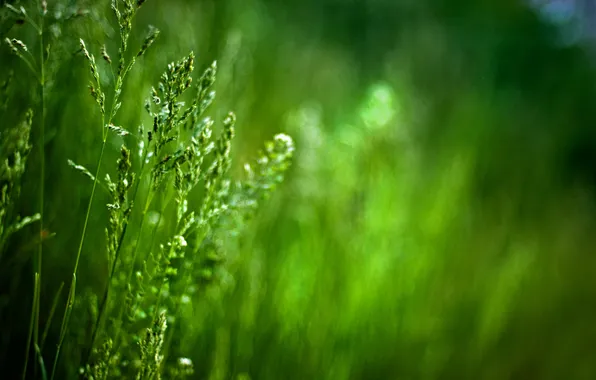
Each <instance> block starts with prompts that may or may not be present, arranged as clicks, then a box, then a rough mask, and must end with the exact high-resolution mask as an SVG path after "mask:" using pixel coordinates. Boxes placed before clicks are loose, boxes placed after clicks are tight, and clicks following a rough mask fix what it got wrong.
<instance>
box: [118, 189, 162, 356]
mask: <svg viewBox="0 0 596 380" xmlns="http://www.w3.org/2000/svg"><path fill="white" fill-rule="evenodd" d="M154 194H155V191H154V190H153V188H151V189H150V190H149V194H147V200H146V201H145V207H144V208H143V217H142V219H141V225H140V226H139V232H138V233H137V237H136V239H135V247H134V249H133V251H132V260H131V262H130V270H129V271H128V274H127V276H126V280H125V281H124V283H125V284H128V283H130V278H131V277H132V272H133V271H134V267H135V261H136V259H137V253H138V251H139V241H140V240H141V235H142V232H143V227H144V226H145V221H146V220H147V213H148V211H149V206H150V205H151V202H152V200H153V196H154ZM154 235H155V234H154ZM123 313H124V307H121V308H120V312H119V313H118V318H116V321H121V319H122V314H123ZM122 324H123V323H122V322H121V323H120V324H119V325H118V329H117V330H116V334H115V336H114V345H117V344H118V339H119V338H120V333H121V332H122Z"/></svg>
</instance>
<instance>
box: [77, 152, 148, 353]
mask: <svg viewBox="0 0 596 380" xmlns="http://www.w3.org/2000/svg"><path fill="white" fill-rule="evenodd" d="M147 152H148V150H146V151H145V154H144V155H143V157H141V159H142V161H141V170H140V172H139V173H140V174H139V180H138V181H137V184H136V186H135V191H134V194H133V196H132V201H133V203H134V202H135V201H136V199H137V195H138V192H139V187H140V185H141V181H140V179H141V178H143V173H144V171H145V161H146V159H147ZM127 227H128V223H126V224H125V225H124V228H123V229H122V233H121V234H120V238H119V239H118V246H117V247H116V253H115V254H114V262H113V263H112V268H111V270H110V276H109V277H108V281H107V284H106V288H105V290H104V294H103V298H102V300H101V303H100V305H99V313H98V315H97V319H96V321H95V325H94V327H93V333H92V334H91V342H90V344H89V348H88V352H87V354H86V355H85V356H84V357H86V359H85V361H86V362H88V361H89V358H90V356H91V351H92V349H93V345H94V344H95V339H96V338H97V333H98V331H99V328H100V326H101V322H102V317H103V314H104V312H105V309H106V308H107V303H108V298H109V292H110V288H111V284H112V280H113V278H114V274H115V273H116V266H117V263H118V259H119V257H120V252H121V248H122V243H123V241H124V237H125V236H126V231H127Z"/></svg>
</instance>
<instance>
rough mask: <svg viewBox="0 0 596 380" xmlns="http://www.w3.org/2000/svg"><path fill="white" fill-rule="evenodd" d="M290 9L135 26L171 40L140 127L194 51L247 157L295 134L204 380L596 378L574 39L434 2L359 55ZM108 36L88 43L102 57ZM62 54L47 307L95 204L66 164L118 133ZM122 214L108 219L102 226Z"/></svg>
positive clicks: (247, 6) (199, 363)
mask: <svg viewBox="0 0 596 380" xmlns="http://www.w3.org/2000/svg"><path fill="white" fill-rule="evenodd" d="M270 3H271V2H258V1H236V2H234V1H229V2H219V1H200V2H189V1H186V2H185V1H168V2H157V1H148V2H147V4H146V6H145V8H144V9H143V11H142V12H141V13H140V14H139V20H138V23H139V25H144V24H147V23H151V24H155V25H157V26H159V27H160V29H162V39H161V40H158V41H157V43H156V46H157V48H156V49H155V50H153V51H150V52H149V53H148V55H147V57H145V61H144V62H143V63H142V65H140V68H135V70H134V71H133V72H132V73H131V76H132V78H131V81H130V83H132V84H133V85H131V86H128V87H126V88H125V92H126V95H125V96H126V97H127V98H128V99H134V101H129V102H128V105H129V106H130V105H132V106H134V105H135V103H136V104H137V105H138V107H136V108H132V107H130V108H125V109H123V110H122V116H121V120H120V122H121V123H122V124H127V125H136V124H138V123H140V122H141V113H142V103H143V100H144V98H145V96H146V94H147V93H148V90H149V88H150V87H149V86H150V83H152V82H153V81H154V80H155V78H156V77H157V73H158V72H160V70H162V68H163V67H164V66H165V65H166V63H167V62H169V61H171V60H172V58H173V57H177V56H179V55H180V54H182V53H184V52H186V51H187V50H188V49H194V50H195V51H196V52H197V53H198V61H199V62H200V63H201V64H202V65H206V64H208V62H210V60H211V59H215V58H216V59H218V60H219V63H220V68H221V70H220V73H221V74H220V77H221V78H222V80H221V81H220V82H219V83H218V88H217V91H218V98H219V99H221V101H220V102H219V103H218V108H217V110H216V113H215V115H216V116H220V117H221V116H223V115H224V112H226V111H227V110H228V109H230V108H231V109H234V110H236V112H237V114H238V118H239V120H240V123H239V126H238V138H237V140H236V145H237V148H238V149H237V150H236V152H237V158H238V160H237V162H241V161H244V160H245V159H246V158H248V156H249V155H251V154H253V153H254V152H255V150H256V149H257V147H258V145H257V144H260V142H261V141H262V140H263V138H264V137H265V136H269V135H271V133H272V132H277V131H280V130H283V131H287V132H288V133H290V134H291V135H293V136H294V137H295V138H296V141H297V157H296V161H295V165H294V167H293V169H292V171H291V173H290V174H289V175H288V181H287V182H286V183H285V184H284V185H283V186H282V192H281V193H279V194H277V195H276V196H274V198H273V199H271V200H270V202H269V203H268V204H267V206H266V207H265V208H264V210H262V212H261V213H260V215H259V217H258V218H257V219H256V220H255V221H253V223H252V228H251V230H250V231H249V233H248V234H247V236H245V237H243V238H242V239H241V240H240V242H238V243H237V244H235V245H233V244H231V245H232V247H231V250H232V259H233V260H231V262H230V269H229V270H230V277H229V278H226V279H224V281H223V283H222V285H221V287H219V288H216V289H212V290H211V292H209V293H208V295H207V297H206V298H205V300H204V301H203V303H201V304H194V305H189V306H188V308H186V309H184V310H183V311H182V314H181V316H180V318H181V319H182V321H183V325H182V326H181V327H180V326H178V327H176V328H180V329H182V330H181V331H183V332H184V333H183V334H184V335H182V336H183V337H184V339H180V342H179V343H180V344H179V350H180V352H179V354H182V355H185V356H189V357H191V358H192V359H193V361H194V362H195V368H196V373H197V377H198V378H208V377H209V378H211V379H213V380H216V379H227V378H241V375H243V374H247V375H249V376H250V378H252V379H279V378H284V379H311V378H312V379H377V378H378V379H393V378H399V379H445V378H453V379H455V378H457V379H504V378H511V379H563V378H564V379H592V378H595V377H596V365H594V364H593V355H594V354H595V350H594V348H593V347H592V344H591V342H593V341H594V337H595V334H596V330H595V328H594V327H593V322H592V321H593V319H594V317H595V316H596V310H595V309H594V307H593V306H592V303H593V299H594V296H595V294H594V292H595V290H594V289H596V287H595V285H596V284H595V280H594V278H595V276H594V275H595V274H596V269H595V268H596V266H595V265H596V262H595V260H596V257H594V255H593V248H594V244H593V243H594V239H593V234H592V230H593V228H594V226H595V223H594V219H593V218H594V217H593V215H594V214H593V211H594V204H593V200H594V193H593V188H591V187H590V186H591V185H593V184H592V183H590V181H589V180H590V178H589V176H590V175H591V174H590V173H593V169H591V167H592V166H593V163H592V164H590V163H586V161H588V162H593V160H592V159H591V158H593V157H594V155H593V153H591V152H593V149H592V147H593V146H594V143H593V140H591V139H593V137H594V133H593V132H591V130H592V129H591V125H593V124H592V122H593V121H594V117H593V116H591V109H592V107H593V106H592V104H593V103H592V102H593V101H595V100H596V96H594V87H593V83H592V79H593V78H594V74H593V71H592V67H591V66H590V65H591V63H589V62H588V61H587V58H586V57H585V55H584V53H583V52H582V51H581V50H580V49H579V48H575V47H567V48H564V47H560V46H558V42H557V41H556V40H555V35H556V34H555V31H554V29H552V28H550V27H547V26H546V25H544V24H542V23H541V22H539V21H538V19H537V17H535V15H534V14H533V13H531V12H530V11H529V10H525V9H523V8H522V6H521V5H517V4H516V3H515V2H513V1H510V2H507V1H504V2H497V1H494V2H487V4H488V5H474V4H472V2H470V1H458V2H455V3H453V4H451V5H446V4H447V3H449V2H437V3H436V4H434V3H433V5H432V7H431V5H430V2H428V4H429V5H428V6H429V7H431V8H432V9H431V10H432V12H431V11H429V10H428V9H425V8H424V7H423V6H420V7H418V6H417V5H409V6H405V5H404V6H403V7H399V6H396V7H395V9H394V8H392V7H390V6H387V5H381V3H382V2H379V5H378V7H381V6H386V7H388V8H383V9H394V10H393V11H394V12H395V17H396V20H399V21H401V22H403V25H402V26H399V27H390V26H387V25H385V26H386V28H387V30H385V31H383V33H382V35H383V37H384V38H385V39H386V41H383V42H378V44H374V43H372V42H371V41H375V40H374V38H372V37H371V38H370V39H369V40H368V44H367V43H366V41H364V42H362V41H361V44H356V43H354V45H353V46H352V45H351V44H350V36H348V35H347V34H346V36H343V37H344V38H343V39H342V38H337V34H340V33H339V32H337V33H335V34H334V33H330V32H329V30H332V29H333V27H336V28H338V30H342V31H345V30H349V29H348V28H346V23H347V22H343V21H342V20H341V18H340V17H335V18H333V17H331V16H333V15H334V14H336V13H332V11H336V10H337V9H336V8H334V6H335V7H337V4H335V5H333V6H332V5H329V9H330V10H331V11H330V10H329V9H328V10H327V12H328V13H327V14H326V13H324V12H325V11H326V10H325V7H323V6H322V5H317V4H315V3H312V4H311V3H308V2H307V3H306V4H310V5H303V6H297V5H291V4H290V3H288V6H287V7H288V10H286V11H283V12H282V11H280V8H279V6H276V5H272V4H270ZM443 3H445V4H443ZM321 4H323V3H322V2H321ZM325 4H331V2H325ZM404 4H405V3H404ZM294 6H295V7H296V9H297V12H298V11H300V12H303V13H298V14H308V12H307V11H305V9H309V8H305V7H307V6H310V7H311V8H310V9H311V11H312V12H315V10H316V11H318V12H321V13H320V14H318V15H317V17H314V16H313V19H315V20H317V22H313V24H312V25H310V24H309V20H308V19H305V20H296V19H295V18H292V17H291V14H292V9H293V8H292V7H294ZM408 7H409V8H408ZM365 8H366V7H365ZM343 9H344V11H345V12H346V14H348V15H349V14H350V13H349V7H348V6H346V7H345V8H343ZM369 9H371V10H374V9H376V8H375V5H370V7H369ZM379 9H380V8H379ZM404 9H405V10H407V11H408V12H409V13H406V15H407V16H403V14H404V13H400V12H403V11H404ZM380 13H381V12H373V11H371V15H374V16H375V17H376V16H378V15H379V14H380ZM98 14H101V12H99V13H98ZM94 15H95V14H92V17H98V19H97V20H101V17H99V16H94ZM324 15H327V16H328V17H329V19H326V18H325V16H324ZM399 15H402V16H401V17H402V18H399ZM371 18H372V16H371ZM355 19H357V18H355ZM380 19H382V18H380ZM387 19H389V20H391V18H390V17H387ZM325 20H327V21H328V23H325ZM364 20H366V17H364ZM375 20H376V19H374V18H373V19H372V20H369V22H371V23H374V22H375ZM334 22H335V23H336V24H333V23H334ZM395 22H397V21H395ZM348 24H349V23H348ZM361 25H362V27H364V26H365V25H364V24H361ZM106 28H107V26H105V24H104V23H96V24H93V25H91V24H85V23H82V26H81V27H80V29H79V30H78V32H81V33H86V34H88V35H87V36H85V37H86V38H87V39H88V40H89V38H91V39H92V38H95V39H96V41H93V42H95V43H96V44H101V43H103V42H104V41H103V40H104V38H105V37H104V33H107V34H108V35H109V34H110V33H113V31H110V30H109V29H106ZM342 28H343V29H342ZM102 29H103V31H102ZM367 30H368V31H369V32H370V36H373V37H374V36H375V34H374V33H375V31H377V32H378V33H379V35H381V32H379V31H380V30H383V28H381V27H378V28H377V29H375V28H374V27H373V26H368V29H367ZM353 33H354V34H357V32H353ZM393 33H394V34H393ZM137 38H138V39H139V38H140V37H137ZM387 41H388V42H387ZM363 46H364V47H366V48H367V49H369V50H367V49H364V50H362V49H361V48H362V47H363ZM358 49H361V50H358ZM375 49H377V50H379V51H380V52H379V51H377V50H375ZM75 50H76V48H75V47H73V49H72V52H73V53H74V51H75ZM67 51H68V50H67ZM367 51H368V52H369V53H370V54H372V55H374V56H376V57H379V59H380V61H379V62H374V61H373V60H371V59H370V58H367V57H366V56H362V55H361V54H364V53H366V52H367ZM3 57H4V56H3ZM65 59H66V60H67V62H68V64H67V67H65V68H64V69H62V71H60V72H59V73H58V78H59V79H58V80H57V83H56V85H55V87H54V89H53V91H54V95H53V97H52V99H53V100H51V101H52V102H53V108H52V107H50V110H52V109H53V111H51V112H50V113H49V115H48V122H47V125H48V128H50V136H51V139H50V140H49V141H48V151H47V155H48V160H49V162H48V167H49V168H51V169H50V172H51V174H49V175H48V178H49V179H48V185H47V191H48V195H47V198H48V200H49V201H48V206H47V210H46V215H47V216H46V218H47V225H48V228H49V229H50V230H51V231H52V232H54V231H55V232H56V233H57V235H56V237H55V238H54V239H53V240H52V241H49V242H48V243H47V247H46V250H45V252H46V255H47V260H46V261H45V262H44V268H45V270H46V274H44V277H43V278H44V280H43V281H44V294H43V300H44V301H43V302H42V309H43V310H48V308H49V303H50V302H51V299H52V298H51V297H52V295H53V294H54V291H55V289H56V288H57V287H58V285H59V283H60V281H64V279H65V278H68V274H69V272H68V271H69V270H70V268H71V266H72V262H71V261H72V258H73V256H72V255H73V252H72V246H73V241H76V240H77V237H78V236H79V234H80V231H79V228H76V227H77V226H78V225H79V224H80V222H81V219H82V217H83V215H84V214H83V205H85V204H86V202H87V198H86V197H88V194H89V184H88V183H87V182H85V179H81V178H80V177H79V176H78V175H77V173H73V172H72V171H71V170H70V169H69V168H68V166H67V165H66V164H65V163H66V159H67V158H72V159H75V160H76V161H77V162H78V163H81V164H84V165H89V166H92V165H93V159H94V155H93V152H92V149H91V148H92V147H93V146H94V145H95V144H96V143H97V139H98V133H96V131H94V128H92V127H89V125H94V124H92V123H91V122H90V121H89V120H91V119H92V118H93V117H94V115H93V112H94V111H91V109H92V108H91V101H90V100H89V99H88V97H87V96H86V95H87V94H86V91H87V90H86V88H85V87H84V82H83V81H81V80H80V78H81V77H82V76H83V75H84V74H85V73H86V68H85V66H84V65H83V63H82V62H81V60H80V59H78V58H77V57H76V56H65ZM362 61H366V62H368V65H362V66H359V65H361V64H362ZM2 62H3V63H2V64H3V65H4V62H5V61H4V60H3V61H2ZM6 62H8V61H6ZM7 65H8V63H7ZM363 78H366V81H365V80H364V79H363ZM362 82H365V83H362ZM73 93H76V94H80V97H79V96H76V97H72V96H68V98H67V95H71V94H73ZM64 99H68V101H67V102H65V100H64ZM57 105H60V107H59V108H58V107H57ZM580 143H581V144H580ZM582 144H583V145H582ZM578 146H579V147H580V148H581V149H579V148H577V147H578ZM582 147H583V148H582ZM117 148H118V147H117V146H113V147H110V151H109V152H108V153H109V156H110V157H111V158H110V160H112V161H113V158H114V157H115V154H117ZM576 153H577V156H576V155H575V154H576ZM107 162H110V161H109V160H107ZM32 171H33V172H34V171H35V169H33V170H32ZM32 178H35V174H32ZM592 179H593V178H592ZM30 183H34V180H30ZM31 194H35V190H34V189H33V190H31ZM65 194H68V195H65ZM30 197H31V198H30V199H35V198H34V196H33V195H31V196H30ZM28 199H29V198H25V200H24V201H23V208H25V209H30V210H31V211H35V207H34V206H33V204H34V202H31V204H30V203H29V202H28ZM103 203H105V202H103V200H102V202H100V201H98V202H96V210H94V212H93V213H92V216H93V218H94V219H93V220H92V221H91V223H92V224H96V225H102V224H101V221H102V220H103V219H105V211H104V210H103ZM103 234H104V231H103V230H102V229H97V230H90V232H89V240H88V241H89V242H97V243H96V244H93V243H90V244H87V248H86V249H85V251H84V259H83V268H82V269H83V270H84V272H85V274H86V276H85V277H86V282H87V283H86V285H87V286H88V287H89V288H90V289H91V290H93V289H95V288H97V287H98V286H100V285H101V282H102V278H104V276H105V270H106V268H105V267H103V266H102V265H105V263H102V260H101V258H100V255H99V254H98V253H97V252H101V249H103V248H102V246H103V240H102V239H103ZM27 271H28V269H27V267H26V266H25V267H24V269H23V273H24V275H23V276H24V277H26V276H28V272H27ZM22 287H23V291H22V294H23V297H24V298H23V299H24V301H23V302H22V304H23V305H22V306H23V309H26V307H25V306H24V305H28V304H29V301H28V299H27V296H26V294H27V293H26V290H27V289H26V288H27V287H26V286H22ZM19 294H21V293H19ZM15 305H19V302H15ZM27 313H28V311H23V312H22V313H20V312H19V313H15V315H16V316H17V317H18V316H22V315H27ZM42 316H43V313H42ZM8 319H9V320H10V321H11V322H12V323H13V324H14V326H15V327H14V329H15V330H16V331H25V329H26V326H17V320H16V319H10V318H8ZM42 319H43V317H42ZM78 323H79V324H80V325H84V321H78ZM23 334H24V333H23ZM17 336H18V333H17ZM15 339H18V338H15ZM14 342H17V343H14V344H22V343H18V341H17V340H15V341H14ZM22 351H23V350H20V349H19V350H16V352H19V353H20V352H22ZM73 357H76V355H74V356H73ZM72 364H73V365H74V364H75V363H72Z"/></svg>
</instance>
